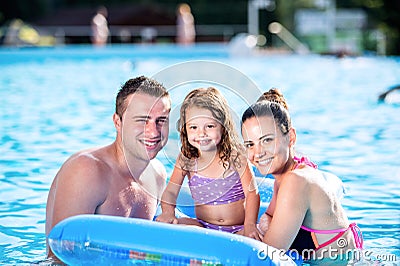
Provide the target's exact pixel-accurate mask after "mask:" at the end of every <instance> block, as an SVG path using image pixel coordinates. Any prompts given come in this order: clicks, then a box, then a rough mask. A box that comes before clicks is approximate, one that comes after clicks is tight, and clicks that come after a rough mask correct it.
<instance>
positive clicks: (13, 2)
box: [0, 0, 400, 55]
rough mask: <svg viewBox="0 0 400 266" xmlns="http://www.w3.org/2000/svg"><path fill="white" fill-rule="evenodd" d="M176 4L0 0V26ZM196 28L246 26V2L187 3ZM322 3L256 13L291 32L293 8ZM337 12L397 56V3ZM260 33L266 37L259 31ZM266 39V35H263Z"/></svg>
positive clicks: (355, 0) (357, 4) (169, 0)
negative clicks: (377, 36) (364, 23)
mask: <svg viewBox="0 0 400 266" xmlns="http://www.w3.org/2000/svg"><path fill="white" fill-rule="evenodd" d="M181 2H182V1H177V0H157V1H156V0H1V1H0V24H3V23H6V22H7V21H9V20H11V19H14V18H20V19H22V20H24V21H28V22H34V21H35V20H36V19H38V18H40V17H42V16H45V15H47V14H50V13H51V12H53V11H55V10H57V9H61V8H73V7H83V6H85V7H88V6H90V7H93V8H95V7H97V6H99V5H105V6H113V5H119V4H144V5H150V6H151V5H157V6H160V7H162V8H163V9H164V10H165V11H166V12H168V13H170V14H175V8H176V6H177V5H178V4H179V3H181ZM187 2H188V3H189V4H190V6H191V8H192V12H193V14H194V16H195V20H196V23H197V24H247V4H248V1H247V0H192V1H187ZM323 2H324V0H276V9H275V10H274V11H266V10H260V22H261V23H263V24H262V25H268V24H265V23H269V22H270V21H273V20H278V21H280V22H281V23H282V24H283V25H285V26H286V27H287V28H289V29H293V14H294V12H295V10H296V9H297V8H306V7H313V8H316V7H318V6H317V5H316V4H318V3H319V4H321V3H323ZM336 6H337V7H338V8H361V9H363V10H364V11H365V12H366V13H367V14H368V16H369V25H368V28H369V29H379V30H380V31H381V32H383V33H384V34H385V35H386V37H387V44H388V47H387V51H388V53H390V54H397V55H399V54H400V32H399V29H400V0H336ZM260 31H261V33H265V34H267V33H266V32H265V31H266V29H263V28H261V29H260ZM267 35H268V34H267Z"/></svg>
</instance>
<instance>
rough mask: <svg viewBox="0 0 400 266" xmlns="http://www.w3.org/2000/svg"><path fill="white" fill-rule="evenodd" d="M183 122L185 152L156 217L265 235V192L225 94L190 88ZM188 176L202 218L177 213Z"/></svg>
mask: <svg viewBox="0 0 400 266" xmlns="http://www.w3.org/2000/svg"><path fill="white" fill-rule="evenodd" d="M178 127H179V131H180V139H181V144H182V147H181V154H180V155H179V156H178V158H177V161H176V164H175V167H174V171H173V173H172V176H171V178H170V181H169V183H168V185H167V188H166V189H165V191H164V193H163V196H162V200H161V209H162V213H161V214H160V215H159V216H158V217H157V218H156V220H157V221H160V222H166V223H174V224H176V223H180V224H190V225H198V226H202V227H205V228H211V229H215V230H220V231H225V232H231V233H237V234H243V235H246V236H249V237H252V238H255V239H260V238H259V234H258V231H257V228H256V222H257V217H258V208H259V206H260V197H259V195H258V192H257V186H256V184H255V181H254V178H253V175H252V173H251V171H250V168H249V165H248V163H247V158H246V157H245V154H244V149H243V146H242V145H241V144H240V143H239V140H238V136H237V134H236V131H235V126H234V122H233V119H232V117H231V115H230V111H229V106H228V104H227V102H226V100H225V98H224V97H223V96H222V94H221V93H220V92H219V91H218V90H217V89H215V88H212V87H210V88H207V89H205V88H200V89H195V90H193V91H191V92H190V93H189V94H188V95H187V96H186V98H185V99H184V101H183V103H182V106H181V109H180V120H179V121H178ZM185 177H188V179H189V180H188V184H189V188H190V191H191V194H192V198H193V199H194V201H195V204H196V205H195V212H196V218H197V219H191V218H180V219H177V218H176V217H175V206H176V199H177V197H178V194H179V191H180V188H181V185H182V183H183V181H184V178H185Z"/></svg>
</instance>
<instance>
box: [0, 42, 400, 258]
mask: <svg viewBox="0 0 400 266" xmlns="http://www.w3.org/2000/svg"><path fill="white" fill-rule="evenodd" d="M197 59H201V60H213V61H217V62H221V63H224V64H228V65H229V66H232V67H233V68H236V69H238V70H239V71H241V72H242V73H243V74H245V75H247V76H248V77H250V78H251V79H252V80H253V81H254V82H255V83H256V84H257V85H258V86H259V87H260V88H261V90H267V89H269V88H271V87H278V88H280V89H281V90H282V91H283V93H284V95H285V96H286V98H287V101H288V103H289V108H290V112H291V114H292V119H293V124H294V126H295V128H296V129H297V144H296V149H297V151H298V152H300V153H303V154H306V155H307V156H309V157H310V158H311V159H312V160H313V161H315V162H316V163H317V164H318V165H319V167H320V168H321V169H324V170H327V171H330V172H332V173H335V174H336V175H338V176H339V177H340V178H341V179H342V181H343V182H344V185H345V187H346V195H345V197H344V199H343V205H344V207H345V209H346V211H347V213H348V216H349V218H350V220H352V221H355V222H357V224H358V225H359V226H360V228H361V229H362V232H363V235H364V239H365V242H364V244H365V248H366V250H367V251H368V256H369V258H370V259H371V260H373V262H374V263H375V264H377V263H380V264H382V265H398V263H399V260H400V250H399V244H400V200H399V199H400V193H399V192H400V183H399V182H398V180H399V177H400V161H399V160H398V158H399V156H400V152H399V151H400V105H398V104H397V105H396V104H385V103H378V102H377V97H378V95H379V93H381V92H383V91H384V90H385V89H386V88H388V87H390V86H392V85H396V84H400V58H398V57H368V56H366V57H354V58H353V57H348V58H341V59H338V58H335V57H326V56H319V55H302V56H300V55H258V56H246V57H241V56H232V55H230V54H229V53H228V49H227V47H226V46H225V45H214V44H213V45H211V44H205V45H198V46H194V47H188V48H181V47H176V46H173V45H154V46H140V45H137V46H128V45H126V46H110V47H106V48H103V49H94V48H92V47H90V46H72V47H71V46H66V47H60V48H43V49H29V48H27V49H17V48H0V108H1V113H0V264H6V265H7V264H8V265H15V264H18V265H21V264H22V265H24V264H26V265H29V264H30V263H32V262H35V261H39V260H42V259H44V258H45V253H46V251H45V234H44V226H45V208H46V199H47V193H48V190H49V187H50V184H51V182H52V179H53V177H54V175H55V174H56V172H57V171H58V169H59V167H60V166H61V164H62V163H63V162H64V161H65V160H66V159H67V158H68V157H69V156H70V155H71V154H72V153H74V152H76V151H78V150H81V149H85V148H88V147H91V146H102V145H105V144H108V143H110V142H112V141H113V140H114V137H115V129H114V127H113V123H112V114H113V111H114V101H115V96H116V92H117V90H118V89H119V87H120V86H121V84H123V83H124V82H125V81H126V80H127V79H129V78H132V77H135V76H139V75H146V76H153V75H154V74H156V73H157V72H159V71H160V70H162V69H164V68H165V67H168V66H171V65H173V64H177V63H181V62H185V61H188V60H197ZM177 75H179V73H177ZM243 93H245V91H244V92H243ZM177 97H178V96H176V97H175V98H177ZM182 97H183V95H180V96H179V97H178V98H179V99H178V98H177V99H173V100H175V102H177V101H181V100H182ZM235 104H237V103H231V105H232V106H234V105H235ZM242 107H243V106H242ZM238 115H239V116H240V115H241V114H238ZM170 140H171V141H174V140H175V142H176V141H177V140H178V134H177V133H176V132H174V131H171V132H170ZM160 159H161V160H163V162H164V163H165V165H166V168H167V171H168V173H169V174H170V173H171V171H172V162H171V161H170V160H166V159H164V158H163V157H162V155H160Z"/></svg>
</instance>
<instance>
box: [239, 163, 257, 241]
mask: <svg viewBox="0 0 400 266" xmlns="http://www.w3.org/2000/svg"><path fill="white" fill-rule="evenodd" d="M245 162H246V164H245V165H244V167H245V168H244V171H243V173H242V175H241V181H242V186H243V191H244V194H245V196H246V202H245V219H244V235H245V236H248V237H251V238H254V239H257V240H261V237H260V233H259V232H258V230H257V226H256V225H257V218H258V211H259V209H260V194H259V193H258V187H257V182H256V179H255V177H254V175H253V174H252V172H251V170H250V166H249V164H248V163H247V160H245Z"/></svg>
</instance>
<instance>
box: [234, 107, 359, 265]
mask: <svg viewBox="0 0 400 266" xmlns="http://www.w3.org/2000/svg"><path fill="white" fill-rule="evenodd" d="M279 102H280V100H276V101H274V100H272V101H271V100H270V101H266V100H264V101H263V100H261V101H259V102H257V103H255V104H253V105H252V106H250V107H249V108H248V109H247V110H246V111H245V112H244V114H243V116H242V135H243V139H244V144H245V147H246V149H247V155H248V158H249V160H250V161H251V162H252V163H253V164H254V165H255V166H256V167H257V169H258V170H259V171H260V172H261V173H262V174H264V175H266V174H272V175H273V176H274V178H275V183H274V194H273V197H272V200H271V203H270V205H269V207H268V209H267V211H266V213H265V214H264V215H263V216H262V217H261V219H260V229H261V231H262V232H261V233H262V234H263V235H264V236H263V241H264V242H265V243H267V244H269V245H271V246H274V247H276V248H279V249H284V250H288V249H292V250H296V251H298V252H299V253H301V255H303V257H305V258H306V259H307V258H308V259H315V260H316V259H322V258H329V257H331V258H333V259H338V258H340V256H342V259H343V260H344V263H347V262H346V260H347V259H348V260H351V259H352V258H351V257H349V256H350V255H349V254H350V253H351V252H352V251H355V249H356V248H362V242H363V240H362V235H361V232H360V230H359V228H358V227H357V225H356V224H355V223H349V221H348V219H347V216H346V214H345V212H344V210H343V208H342V206H341V204H340V200H339V199H338V197H337V196H336V193H335V191H334V189H333V188H332V186H330V185H329V183H328V182H327V180H326V179H325V178H324V177H323V173H322V172H321V171H319V170H317V169H316V166H315V165H314V164H313V163H311V162H310V161H308V160H307V159H306V158H297V157H295V156H294V151H293V147H294V144H295V141H296V132H295V130H294V128H293V127H292V126H291V121H290V117H289V113H288V111H287V109H286V108H285V107H283V105H281V104H279ZM346 256H347V257H346ZM335 263H337V261H335Z"/></svg>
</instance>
